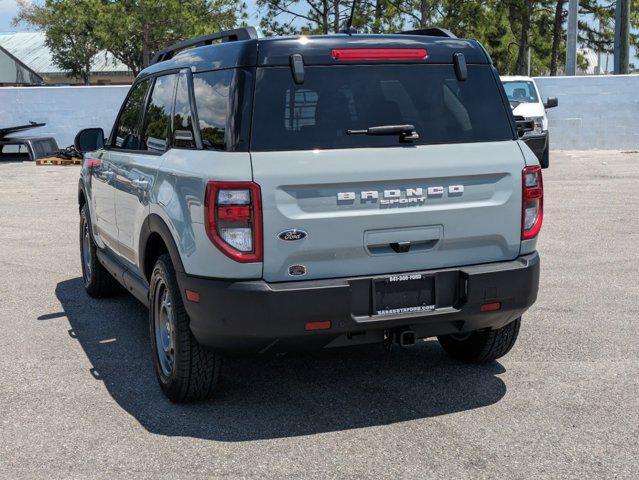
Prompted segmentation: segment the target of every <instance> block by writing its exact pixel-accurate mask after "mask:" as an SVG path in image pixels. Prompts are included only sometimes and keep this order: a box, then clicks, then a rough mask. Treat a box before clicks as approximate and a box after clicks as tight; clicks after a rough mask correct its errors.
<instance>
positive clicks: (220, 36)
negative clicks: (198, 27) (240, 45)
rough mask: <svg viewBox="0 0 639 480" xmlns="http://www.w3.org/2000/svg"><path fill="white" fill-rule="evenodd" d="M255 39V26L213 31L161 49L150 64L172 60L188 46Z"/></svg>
mask: <svg viewBox="0 0 639 480" xmlns="http://www.w3.org/2000/svg"><path fill="white" fill-rule="evenodd" d="M255 39H257V31H256V30H255V28H253V27H241V28H235V29H233V30H225V31H223V32H218V33H212V34H210V35H202V36H200V37H196V38H192V39H191V40H184V41H183V42H180V43H176V44H175V45H171V46H170V47H166V48H164V49H162V50H160V51H159V52H157V53H156V54H155V55H154V56H153V59H152V60H151V63H150V64H149V65H153V64H154V63H158V62H163V61H165V60H170V59H171V58H173V57H174V56H175V55H176V54H178V53H179V52H181V51H182V50H186V49H187V48H191V47H201V46H203V45H210V44H212V43H213V42H215V41H217V40H222V41H223V42H237V41H240V40H255Z"/></svg>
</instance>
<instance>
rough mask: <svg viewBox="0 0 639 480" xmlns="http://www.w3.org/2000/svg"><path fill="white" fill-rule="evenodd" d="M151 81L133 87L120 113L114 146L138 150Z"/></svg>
mask: <svg viewBox="0 0 639 480" xmlns="http://www.w3.org/2000/svg"><path fill="white" fill-rule="evenodd" d="M149 83H150V82H149V80H144V81H142V82H140V83H138V84H137V85H135V86H134V87H133V90H132V91H131V94H130V95H129V98H128V99H127V101H126V104H125V105H124V108H123V109H122V112H121V113H120V118H118V122H117V126H118V127H117V130H116V134H115V138H114V139H113V146H114V147H116V148H124V149H126V150H137V149H138V148H139V145H140V120H141V118H142V108H143V107H144V98H145V97H146V92H147V90H148V89H149Z"/></svg>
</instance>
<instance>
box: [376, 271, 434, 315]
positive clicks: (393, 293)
mask: <svg viewBox="0 0 639 480" xmlns="http://www.w3.org/2000/svg"><path fill="white" fill-rule="evenodd" d="M373 289H374V290H373V294H374V295H373V298H374V305H373V314H374V315H398V314H404V313H416V312H428V311H432V310H435V277H434V276H432V275H422V274H406V275H391V276H390V277H386V278H381V279H378V280H374V283H373Z"/></svg>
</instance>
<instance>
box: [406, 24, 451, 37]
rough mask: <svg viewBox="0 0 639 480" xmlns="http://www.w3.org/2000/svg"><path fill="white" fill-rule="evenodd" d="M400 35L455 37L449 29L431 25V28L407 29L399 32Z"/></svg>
mask: <svg viewBox="0 0 639 480" xmlns="http://www.w3.org/2000/svg"><path fill="white" fill-rule="evenodd" d="M399 33H400V34H401V35H425V36H428V37H448V38H457V35H455V34H454V33H453V32H451V31H450V30H446V29H445V28H439V27H432V28H420V29H418V30H407V31H405V32H399Z"/></svg>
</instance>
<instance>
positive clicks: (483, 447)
mask: <svg viewBox="0 0 639 480" xmlns="http://www.w3.org/2000/svg"><path fill="white" fill-rule="evenodd" d="M78 174H79V167H57V166H50V167H37V166H35V165H34V164H32V163H4V164H0V478H7V479H9V478H10V479H15V478H120V477H122V478H490V479H495V478H508V479H513V478H549V479H557V478H597V479H600V478H628V479H636V478H639V467H638V459H639V188H638V185H639V152H634V153H621V152H616V153H615V152H556V153H553V154H552V156H551V168H550V169H549V170H545V171H544V186H545V193H546V196H545V202H546V203H545V214H546V215H545V221H544V227H543V230H542V233H541V239H540V242H539V251H540V254H541V257H542V272H541V287H540V293H539V299H538V302H537V303H536V304H535V305H534V306H533V307H532V308H531V310H530V311H529V312H528V313H527V315H525V317H524V321H523V324H522V329H521V332H520V336H519V341H518V343H517V344H516V345H515V347H514V348H513V350H512V351H511V352H510V354H509V355H508V356H506V357H504V358H503V359H501V360H500V361H499V362H495V363H493V364H491V365H487V366H467V365H462V364H459V363H457V362H455V361H453V360H450V359H449V358H447V357H446V355H445V354H444V353H443V351H442V350H441V348H440V347H439V345H438V344H437V342H436V341H432V340H431V341H426V342H422V343H420V344H419V345H418V346H416V347H414V348H411V349H406V350H402V349H399V348H394V349H393V350H392V351H391V352H390V353H389V354H387V353H385V352H384V351H383V349H382V348H381V347H379V346H371V347H363V348H357V349H351V350H334V351H326V352H316V353H308V354H304V355H301V354H297V355H288V356H280V357H273V358H270V357H269V358H248V359H231V360H228V361H227V362H226V364H225V369H224V373H223V380H222V381H223V390H222V392H221V395H220V396H219V397H218V398H217V399H215V400H212V401H210V402H206V403H200V404H194V405H182V406H178V405H174V404H172V403H170V402H169V401H168V400H166V399H165V398H164V397H163V395H162V394H161V392H160V389H159V387H158V386H157V384H156V380H155V377H154V375H153V370H152V364H151V349H150V343H149V335H148V326H147V312H146V311H145V309H144V308H143V307H142V306H141V305H140V304H139V303H138V302H137V301H136V300H134V299H133V298H132V297H129V296H127V295H126V294H123V295H122V296H119V297H116V298H113V299H108V300H94V299H91V298H89V297H88V296H87V295H86V294H85V293H84V291H83V289H82V281H81V278H80V277H81V272H80V259H79V246H78V233H77V229H78V210H77V204H76V201H77V200H76V191H77V181H78Z"/></svg>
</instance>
